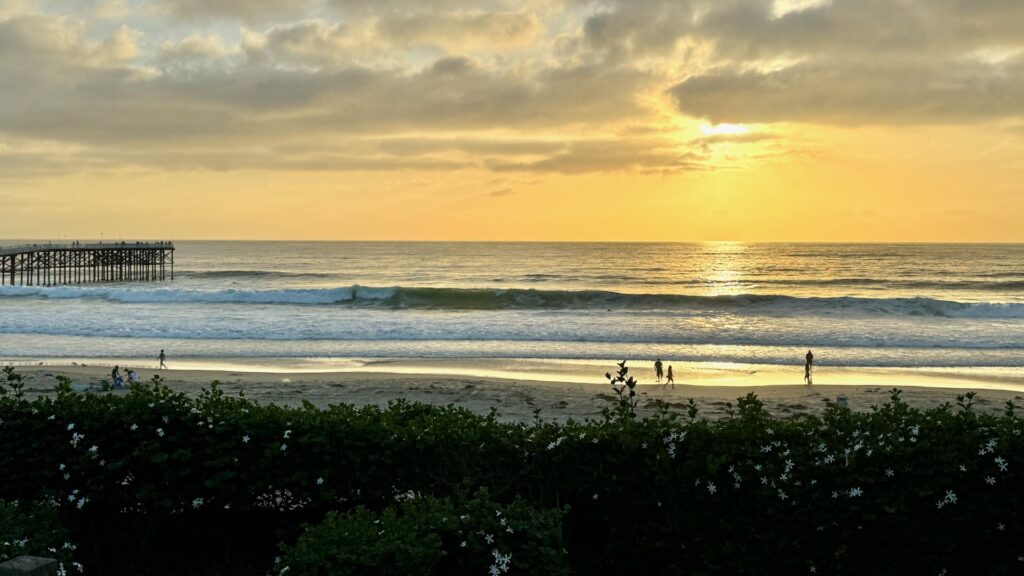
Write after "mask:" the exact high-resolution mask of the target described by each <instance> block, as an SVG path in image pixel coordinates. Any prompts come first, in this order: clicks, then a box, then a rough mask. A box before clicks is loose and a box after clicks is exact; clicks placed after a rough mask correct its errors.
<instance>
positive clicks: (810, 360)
mask: <svg viewBox="0 0 1024 576" xmlns="http://www.w3.org/2000/svg"><path fill="white" fill-rule="evenodd" d="M804 358H805V359H806V360H807V363H806V364H804V382H806V383H807V385H808V386H810V385H811V384H812V382H811V365H812V364H814V354H811V351H810V350H808V351H807V356H804Z"/></svg>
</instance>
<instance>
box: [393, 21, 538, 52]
mask: <svg viewBox="0 0 1024 576" xmlns="http://www.w3.org/2000/svg"><path fill="white" fill-rule="evenodd" d="M377 29H378V32H379V35H380V37H381V38H383V39H386V40H387V41H389V42H391V43H392V44H396V45H408V44H418V43H424V44H435V45H438V46H443V47H445V48H448V49H465V48H474V47H477V48H479V47H483V48H489V49H493V48H495V47H505V46H519V45H523V44H525V43H527V42H529V41H531V40H533V39H534V38H536V37H537V36H538V35H539V34H540V33H541V32H543V26H542V25H541V22H540V20H538V18H537V17H536V16H535V15H533V14H530V13H525V12H474V13H455V14H428V13H420V14H402V15H390V16H387V17H383V18H381V19H380V20H378V23H377Z"/></svg>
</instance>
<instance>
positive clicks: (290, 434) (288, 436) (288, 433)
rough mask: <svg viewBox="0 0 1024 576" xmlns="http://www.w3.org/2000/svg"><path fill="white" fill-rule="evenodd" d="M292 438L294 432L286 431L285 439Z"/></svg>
mask: <svg viewBox="0 0 1024 576" xmlns="http://www.w3.org/2000/svg"><path fill="white" fill-rule="evenodd" d="M291 436H292V431H291V430H285V431H284V438H285V439H288V438H291Z"/></svg>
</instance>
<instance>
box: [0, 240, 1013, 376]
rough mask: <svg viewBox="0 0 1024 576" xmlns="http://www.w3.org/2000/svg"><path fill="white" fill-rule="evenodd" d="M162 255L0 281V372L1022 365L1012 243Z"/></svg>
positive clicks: (538, 246) (246, 249) (358, 246)
mask: <svg viewBox="0 0 1024 576" xmlns="http://www.w3.org/2000/svg"><path fill="white" fill-rule="evenodd" d="M3 243H4V244H11V243H13V242H8V241H5V242H3ZM177 247H178V250H177V252H176V276H175V279H174V281H168V282H164V283H132V284H109V285H105V284H90V285H81V286H62V287H49V288H47V287H3V288H0V359H8V360H18V359H27V358H32V359H37V358H44V359H45V358H72V357H73V358H152V357H153V356H154V355H155V353H156V352H157V351H159V349H161V348H164V349H166V350H167V351H168V354H169V355H170V356H171V357H172V358H174V359H203V358H211V359H212V358H234V359H241V360H240V362H242V363H244V361H245V359H252V361H253V362H254V363H256V362H258V361H261V359H268V358H292V359H301V358H309V359H317V361H318V362H323V361H324V360H325V359H327V360H331V359H334V360H336V361H337V362H338V363H339V365H342V364H344V362H345V361H346V359H382V360H386V359H397V358H402V359H410V358H411V359H446V358H463V359H470V358H471V359H488V358H490V359H512V358H515V359H565V360H586V359H592V360H598V359H616V358H634V359H652V358H654V357H662V358H665V359H668V360H671V361H676V362H717V363H738V364H757V365H800V364H801V363H802V359H803V355H804V353H805V352H806V350H807V349H808V348H810V349H813V350H814V351H815V355H816V358H817V362H818V363H819V365H824V366H836V367H844V366H845V367H866V368H870V367H891V368H956V367H966V368H975V367H992V368H1000V369H1004V370H1005V369H1013V368H1020V367H1024V245H883V244H852V245H851V244H741V243H707V244H572V243H359V242H336V243H300V242H180V243H178V244H177Z"/></svg>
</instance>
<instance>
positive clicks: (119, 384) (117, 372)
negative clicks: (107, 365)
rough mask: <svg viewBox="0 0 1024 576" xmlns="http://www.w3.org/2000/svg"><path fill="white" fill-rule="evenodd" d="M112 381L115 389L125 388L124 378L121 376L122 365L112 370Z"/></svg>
mask: <svg viewBox="0 0 1024 576" xmlns="http://www.w3.org/2000/svg"><path fill="white" fill-rule="evenodd" d="M110 383H111V384H112V385H113V386H114V389H115V390H120V389H121V388H124V379H122V378H121V367H120V366H114V369H113V370H111V371H110Z"/></svg>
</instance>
